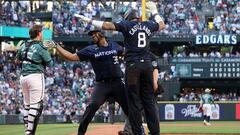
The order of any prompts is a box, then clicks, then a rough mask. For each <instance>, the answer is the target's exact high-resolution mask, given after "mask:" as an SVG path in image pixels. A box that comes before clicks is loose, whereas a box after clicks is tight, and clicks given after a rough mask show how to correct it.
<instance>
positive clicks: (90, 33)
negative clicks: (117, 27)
mask: <svg viewBox="0 0 240 135" xmlns="http://www.w3.org/2000/svg"><path fill="white" fill-rule="evenodd" d="M96 32H101V33H102V31H101V30H91V31H89V32H88V35H89V36H92V35H93V33H96Z"/></svg>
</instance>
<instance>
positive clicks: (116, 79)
mask: <svg viewBox="0 0 240 135" xmlns="http://www.w3.org/2000/svg"><path fill="white" fill-rule="evenodd" d="M115 81H121V78H106V79H102V80H98V81H97V82H115Z"/></svg>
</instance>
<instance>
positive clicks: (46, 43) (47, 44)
mask: <svg viewBox="0 0 240 135" xmlns="http://www.w3.org/2000/svg"><path fill="white" fill-rule="evenodd" d="M57 45H58V44H57V43H56V42H54V41H53V40H45V41H43V46H44V47H46V48H56V47H57Z"/></svg>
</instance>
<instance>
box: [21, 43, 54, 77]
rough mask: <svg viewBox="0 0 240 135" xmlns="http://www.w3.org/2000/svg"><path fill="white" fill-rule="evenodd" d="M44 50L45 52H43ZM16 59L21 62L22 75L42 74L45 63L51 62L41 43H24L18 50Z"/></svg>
mask: <svg viewBox="0 0 240 135" xmlns="http://www.w3.org/2000/svg"><path fill="white" fill-rule="evenodd" d="M44 50H45V51H44ZM17 58H19V59H20V60H22V61H23V62H22V69H21V73H22V75H28V74H32V73H43V72H44V67H45V64H47V63H46V62H51V64H50V65H52V60H51V57H50V54H49V53H48V52H47V48H44V47H43V46H42V44H41V42H38V41H37V42H36V41H32V40H29V41H26V42H25V44H24V45H22V47H21V48H20V50H19V52H18V54H17Z"/></svg>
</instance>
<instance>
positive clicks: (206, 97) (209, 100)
mask: <svg viewBox="0 0 240 135" xmlns="http://www.w3.org/2000/svg"><path fill="white" fill-rule="evenodd" d="M202 101H203V104H211V103H212V102H213V97H212V95H210V94H204V95H202Z"/></svg>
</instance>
